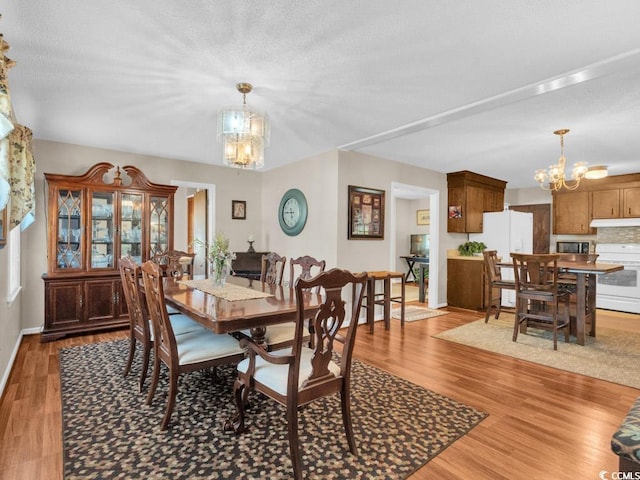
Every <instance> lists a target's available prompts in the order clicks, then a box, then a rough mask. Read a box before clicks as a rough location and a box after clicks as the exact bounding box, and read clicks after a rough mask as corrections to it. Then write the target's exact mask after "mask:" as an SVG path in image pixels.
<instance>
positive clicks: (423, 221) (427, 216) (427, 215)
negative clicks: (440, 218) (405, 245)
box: [416, 210, 431, 225]
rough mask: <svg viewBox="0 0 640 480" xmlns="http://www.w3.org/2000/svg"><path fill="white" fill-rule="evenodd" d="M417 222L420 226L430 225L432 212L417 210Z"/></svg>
mask: <svg viewBox="0 0 640 480" xmlns="http://www.w3.org/2000/svg"><path fill="white" fill-rule="evenodd" d="M416 221H417V223H418V225H429V224H430V223H431V211H430V210H416Z"/></svg>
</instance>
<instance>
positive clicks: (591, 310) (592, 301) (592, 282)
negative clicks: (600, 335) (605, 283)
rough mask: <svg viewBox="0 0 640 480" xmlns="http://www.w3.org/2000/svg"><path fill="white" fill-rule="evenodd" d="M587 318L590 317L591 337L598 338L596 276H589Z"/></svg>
mask: <svg viewBox="0 0 640 480" xmlns="http://www.w3.org/2000/svg"><path fill="white" fill-rule="evenodd" d="M587 316H588V317H590V318H589V320H590V322H589V323H591V328H590V329H589V335H590V336H592V337H595V336H596V276H595V275H592V274H590V275H588V276H587Z"/></svg>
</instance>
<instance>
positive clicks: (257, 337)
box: [250, 327, 267, 350]
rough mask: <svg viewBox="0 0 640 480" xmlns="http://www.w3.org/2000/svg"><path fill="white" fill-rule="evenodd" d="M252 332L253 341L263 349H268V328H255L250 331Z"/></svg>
mask: <svg viewBox="0 0 640 480" xmlns="http://www.w3.org/2000/svg"><path fill="white" fill-rule="evenodd" d="M250 332H251V340H253V341H254V342H255V343H257V344H258V345H260V346H261V347H263V348H264V349H265V350H266V349H267V341H266V336H267V327H253V328H251V329H250Z"/></svg>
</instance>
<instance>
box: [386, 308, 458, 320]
mask: <svg viewBox="0 0 640 480" xmlns="http://www.w3.org/2000/svg"><path fill="white" fill-rule="evenodd" d="M447 313H449V312H447V311H446V310H434V309H433V308H427V307H417V306H415V305H407V306H405V307H404V321H405V322H415V321H416V320H424V319H425V318H431V317H437V316H439V315H446V314H447ZM391 317H392V318H395V319H397V320H400V308H394V309H392V310H391Z"/></svg>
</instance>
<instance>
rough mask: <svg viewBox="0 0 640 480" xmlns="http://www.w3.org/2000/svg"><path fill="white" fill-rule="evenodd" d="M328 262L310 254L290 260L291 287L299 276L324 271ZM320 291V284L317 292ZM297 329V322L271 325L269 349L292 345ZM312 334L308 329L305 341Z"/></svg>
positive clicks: (266, 339)
mask: <svg viewBox="0 0 640 480" xmlns="http://www.w3.org/2000/svg"><path fill="white" fill-rule="evenodd" d="M325 266H326V262H325V261H324V260H317V259H315V258H313V257H312V256H310V255H304V256H302V257H298V258H295V259H291V260H290V261H289V287H291V288H293V286H294V285H295V281H296V280H297V279H298V278H304V279H305V280H306V279H309V278H312V277H314V276H315V275H317V274H319V273H322V272H324V269H325ZM319 291H320V287H319V286H318V287H317V288H316V289H315V293H318V292H319ZM295 330H296V324H295V322H287V323H278V324H276V325H269V327H267V332H266V334H265V343H266V345H267V350H268V351H273V350H278V349H280V348H285V347H290V346H291V345H292V344H293V338H294V334H295ZM310 340H311V334H310V332H309V331H308V329H307V334H306V335H305V336H304V339H303V341H304V342H307V343H308V342H309V341H310Z"/></svg>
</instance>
